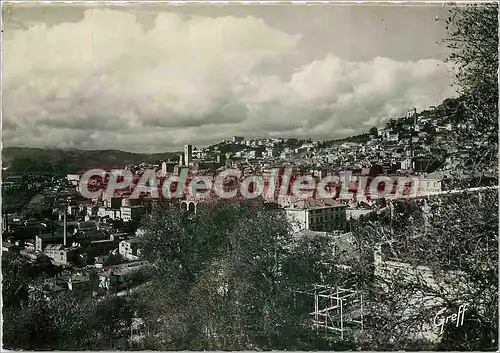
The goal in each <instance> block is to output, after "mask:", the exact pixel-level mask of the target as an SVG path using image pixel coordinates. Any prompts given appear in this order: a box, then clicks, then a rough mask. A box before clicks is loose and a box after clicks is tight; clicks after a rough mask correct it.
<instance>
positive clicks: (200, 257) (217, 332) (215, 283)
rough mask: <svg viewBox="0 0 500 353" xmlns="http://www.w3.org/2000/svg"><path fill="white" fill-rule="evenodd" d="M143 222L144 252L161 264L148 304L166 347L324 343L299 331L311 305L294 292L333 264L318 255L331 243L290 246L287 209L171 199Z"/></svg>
mask: <svg viewBox="0 0 500 353" xmlns="http://www.w3.org/2000/svg"><path fill="white" fill-rule="evenodd" d="M143 227H144V228H145V229H146V236H145V237H144V244H143V246H142V247H143V248H144V254H145V256H146V258H147V259H149V261H151V262H152V263H154V264H155V265H156V269H157V270H156V272H155V275H156V277H155V278H154V279H153V284H152V287H151V288H150V289H149V291H148V294H147V298H148V300H147V303H146V306H149V309H148V310H147V311H148V312H149V313H151V314H153V313H154V314H153V315H152V316H150V319H151V322H161V323H162V324H160V325H159V327H157V328H156V330H157V332H158V333H160V334H161V336H162V337H163V340H164V341H163V347H164V349H197V350H201V349H209V350H224V349H231V350H241V349H299V348H301V349H302V348H303V349H305V347H308V349H314V348H315V347H318V344H319V343H318V342H320V341H321V339H319V338H314V339H312V338H310V337H309V338H304V337H302V338H300V339H299V337H301V336H303V335H304V332H307V329H305V328H304V327H303V326H302V324H303V323H304V314H306V313H307V312H308V310H310V307H309V308H307V309H308V310H306V311H303V312H298V311H297V310H296V308H295V306H294V293H295V291H296V290H297V289H300V288H303V287H304V286H306V285H310V284H311V283H313V282H314V281H316V280H321V275H318V274H317V272H318V273H319V272H322V271H323V272H325V273H326V272H327V271H326V269H324V268H321V269H320V267H321V266H322V265H321V263H320V262H316V259H319V258H321V256H322V255H321V254H320V253H322V252H324V250H325V249H323V248H321V244H320V243H318V242H316V243H314V242H313V241H312V242H311V244H308V246H306V244H305V243H304V242H302V243H300V242H299V244H298V245H299V246H296V247H294V248H293V249H292V248H291V247H290V246H288V245H290V244H291V243H292V238H291V234H292V232H291V229H290V225H289V223H288V222H287V220H286V218H285V215H284V214H283V213H282V212H280V211H278V210H269V209H266V208H265V207H263V205H262V204H259V203H251V202H242V203H238V204H235V203H231V202H224V201H218V202H216V203H215V204H213V205H204V206H202V207H199V210H198V211H197V213H196V214H193V213H187V212H184V211H181V210H180V209H178V208H177V207H173V206H165V207H158V208H155V209H154V210H153V212H152V214H151V216H150V218H148V219H146V220H145V223H144V225H143ZM302 339H303V340H304V341H301V340H302ZM318 340H319V341H318ZM321 342H323V341H321ZM322 344H324V345H325V346H328V344H327V343H325V342H323V343H322Z"/></svg>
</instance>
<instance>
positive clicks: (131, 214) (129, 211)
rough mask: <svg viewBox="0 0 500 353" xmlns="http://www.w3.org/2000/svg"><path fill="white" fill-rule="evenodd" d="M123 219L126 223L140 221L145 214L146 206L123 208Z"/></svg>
mask: <svg viewBox="0 0 500 353" xmlns="http://www.w3.org/2000/svg"><path fill="white" fill-rule="evenodd" d="M120 211H121V219H122V220H123V221H125V222H128V221H132V220H134V221H135V220H138V219H140V218H141V216H142V215H143V214H144V206H142V205H140V206H122V207H121V208H120Z"/></svg>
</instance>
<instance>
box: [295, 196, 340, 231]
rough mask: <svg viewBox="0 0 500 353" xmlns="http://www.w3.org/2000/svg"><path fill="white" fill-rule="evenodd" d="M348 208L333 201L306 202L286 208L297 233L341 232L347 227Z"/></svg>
mask: <svg viewBox="0 0 500 353" xmlns="http://www.w3.org/2000/svg"><path fill="white" fill-rule="evenodd" d="M346 209H347V206H346V205H344V204H342V203H340V202H338V201H335V200H332V199H327V200H304V201H299V202H296V203H294V204H293V205H291V206H290V207H287V208H285V211H286V215H287V218H288V219H289V220H290V222H292V227H293V228H294V230H295V231H300V230H302V229H309V230H315V231H326V232H329V231H333V230H340V229H343V228H344V227H345V226H346Z"/></svg>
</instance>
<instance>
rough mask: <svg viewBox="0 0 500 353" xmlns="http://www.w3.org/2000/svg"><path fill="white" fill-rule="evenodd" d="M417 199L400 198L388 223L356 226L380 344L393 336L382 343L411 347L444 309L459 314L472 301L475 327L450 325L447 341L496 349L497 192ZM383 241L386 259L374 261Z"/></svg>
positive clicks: (470, 316)
mask: <svg viewBox="0 0 500 353" xmlns="http://www.w3.org/2000/svg"><path fill="white" fill-rule="evenodd" d="M419 202H420V201H418V202H417V201H408V202H406V203H404V204H402V205H401V206H403V207H402V208H401V209H399V210H397V209H396V210H394V215H393V217H392V220H391V222H390V223H389V224H387V223H382V222H380V221H376V222H372V223H371V224H368V225H361V226H360V227H359V228H358V229H356V230H355V234H356V236H357V241H358V246H359V249H360V252H362V253H363V254H364V257H362V261H360V263H359V264H358V267H357V270H358V271H359V272H360V273H361V274H363V277H365V278H373V281H372V282H369V281H367V282H366V286H365V288H366V290H367V291H368V292H369V293H370V300H372V301H373V303H374V307H375V308H376V310H375V311H373V312H371V313H370V314H369V315H367V320H368V322H370V321H371V322H372V323H373V326H372V328H377V329H378V330H377V331H376V332H374V333H373V336H372V337H371V340H372V341H373V342H377V341H378V342H379V344H380V345H381V346H379V347H384V346H382V344H383V343H384V342H389V341H390V340H393V343H392V345H391V346H390V347H387V346H385V348H384V349H408V348H409V346H408V344H409V343H410V342H411V340H412V334H413V333H418V332H422V331H423V330H425V329H426V328H425V327H426V325H427V326H428V325H429V324H430V323H432V320H433V317H434V315H435V314H436V313H437V312H438V311H439V310H441V309H443V308H449V309H450V310H452V311H454V312H456V309H457V308H458V306H459V305H460V304H461V303H467V304H468V308H469V314H468V316H467V319H468V320H469V322H468V326H469V327H471V332H469V333H468V335H462V336H460V335H459V334H457V332H458V331H460V330H461V329H458V330H455V329H454V328H452V327H448V328H447V337H448V338H446V337H445V339H444V340H443V343H442V347H446V349H448V350H457V349H467V350H491V349H496V348H495V347H496V346H497V344H498V319H497V318H498V316H497V315H498V293H497V290H498V267H497V262H498V253H497V252H498V195H497V191H495V190H491V191H489V192H482V193H481V194H473V193H464V194H458V195H445V196H440V197H434V198H429V199H428V200H426V202H427V204H426V205H423V204H420V205H419V204H418V203H419ZM398 211H399V212H398ZM379 246H381V249H380V250H382V254H381V255H382V259H383V261H384V262H378V265H374V252H373V250H372V249H377V248H378V247H379ZM388 260H390V261H396V263H394V262H393V263H390V262H387V261H388ZM384 266H386V267H384ZM387 266H388V267H387ZM389 270H391V271H389ZM392 270H394V271H392ZM429 278H432V280H430V279H429ZM367 325H368V324H367ZM368 326H369V325H368ZM450 326H451V325H450ZM427 328H428V327H427ZM472 328H474V330H472ZM471 335H475V336H474V337H471ZM450 337H454V339H453V340H451V339H450ZM372 349H373V347H372Z"/></svg>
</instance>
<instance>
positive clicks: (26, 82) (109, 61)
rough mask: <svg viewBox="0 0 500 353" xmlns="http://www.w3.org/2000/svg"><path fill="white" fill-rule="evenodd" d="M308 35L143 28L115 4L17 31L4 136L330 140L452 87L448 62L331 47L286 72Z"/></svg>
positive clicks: (10, 140)
mask: <svg viewBox="0 0 500 353" xmlns="http://www.w3.org/2000/svg"><path fill="white" fill-rule="evenodd" d="M301 39H302V38H301V35H300V34H289V33H285V32H283V31H280V30H278V29H275V28H272V27H270V26H269V25H268V24H266V23H265V22H264V21H262V20H261V19H258V18H255V17H245V18H236V17H229V16H227V17H214V18H208V17H199V16H190V17H185V16H181V15H179V14H172V13H160V14H159V15H158V16H157V17H156V19H155V22H154V25H153V26H151V28H149V29H146V28H145V27H143V26H142V25H141V24H140V23H138V22H137V19H136V18H135V16H134V15H132V14H128V13H126V12H123V11H111V10H87V11H86V12H85V16H84V18H83V19H82V20H81V21H79V22H73V23H68V22H66V23H60V24H57V25H54V26H50V27H48V26H46V25H44V24H43V23H41V24H36V25H33V26H31V27H29V28H27V29H15V30H13V32H11V33H9V35H8V36H6V37H5V39H4V51H3V52H4V54H3V55H4V56H3V58H4V70H3V73H4V78H3V80H4V81H3V82H4V88H3V89H4V91H3V92H4V98H3V99H4V100H3V103H4V111H3V117H4V121H3V143H4V145H7V146H9V145H22V146H41V147H76V148H84V149H108V148H116V149H123V150H129V151H141V152H158V151H165V150H172V149H177V148H179V146H181V145H183V144H184V143H188V142H189V143H193V144H199V145H202V144H209V143H213V142H217V141H220V140H221V139H224V138H228V137H230V136H232V135H235V134H238V135H246V136H250V135H251V136H262V137H265V136H276V135H282V136H290V137H309V136H312V137H313V138H318V139H331V138H335V137H341V136H344V135H345V134H346V133H349V134H351V133H353V132H362V131H366V130H367V129H369V128H370V127H371V126H375V125H379V124H381V123H382V122H383V121H384V120H387V119H388V118H392V117H398V116H401V115H402V114H403V113H404V112H405V111H406V110H407V109H408V108H410V107H412V106H416V107H417V109H424V108H426V107H428V106H429V105H434V104H437V103H439V102H440V101H441V100H442V99H444V98H446V97H449V96H451V95H453V94H454V91H453V90H452V89H451V88H450V87H449V85H450V83H451V79H450V76H451V73H450V69H449V68H448V67H447V65H446V64H444V63H443V62H441V61H438V60H430V59H426V60H420V61H414V62H399V61H394V60H391V59H389V58H381V57H376V58H374V59H373V60H371V61H366V62H348V61H345V60H343V59H341V58H340V56H338V55H336V54H335V53H330V54H328V55H327V56H326V57H322V58H316V60H315V61H313V62H310V63H305V65H302V66H299V67H296V68H294V69H293V70H292V71H291V72H289V73H288V74H284V73H286V69H285V68H283V67H281V66H280V62H284V61H285V60H286V58H287V57H289V56H292V55H296V51H297V50H298V49H297V48H298V43H299V41H300V40H301ZM353 45H355V44H354V43H353ZM270 67H272V68H273V69H274V70H275V72H276V74H275V75H271V74H269V72H272V71H273V70H270V69H269V68H270ZM263 68H265V70H264V69H263Z"/></svg>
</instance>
